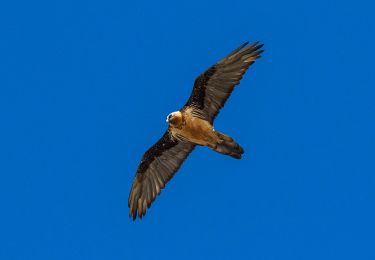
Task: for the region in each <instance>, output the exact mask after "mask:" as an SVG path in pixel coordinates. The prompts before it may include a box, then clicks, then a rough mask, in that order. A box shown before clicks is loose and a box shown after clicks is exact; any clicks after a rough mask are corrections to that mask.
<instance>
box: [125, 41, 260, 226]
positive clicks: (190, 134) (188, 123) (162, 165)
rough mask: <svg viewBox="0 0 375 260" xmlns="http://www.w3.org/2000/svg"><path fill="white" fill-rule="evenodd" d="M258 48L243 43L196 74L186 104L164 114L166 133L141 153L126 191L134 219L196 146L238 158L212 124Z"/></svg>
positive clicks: (237, 147)
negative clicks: (132, 179) (134, 174)
mask: <svg viewBox="0 0 375 260" xmlns="http://www.w3.org/2000/svg"><path fill="white" fill-rule="evenodd" d="M262 46H263V44H260V43H259V42H255V43H253V44H251V45H248V42H246V43H244V44H242V45H241V46H240V47H238V48H237V49H235V50H234V51H232V52H231V53H230V54H228V55H227V56H226V57H224V58H223V59H222V60H220V61H219V62H217V63H216V64H215V65H213V66H211V67H210V68H209V69H207V70H206V71H205V72H204V73H203V74H201V75H200V76H199V77H198V78H196V80H195V82H194V87H193V91H192V93H191V95H190V97H189V99H188V101H187V102H186V104H185V105H184V106H183V108H182V109H181V110H179V111H176V112H173V113H170V114H169V115H168V117H167V120H166V121H167V123H168V125H169V127H168V129H167V131H166V132H165V133H164V135H163V136H162V137H161V138H160V139H159V141H157V142H156V143H155V144H154V145H153V146H152V147H151V148H149V149H148V150H147V151H146V152H145V154H144V155H143V158H142V160H141V162H140V164H139V166H138V169H137V173H136V176H135V178H134V181H133V184H132V187H131V190H130V194H129V199H128V206H129V217H132V218H133V220H135V219H136V218H137V216H138V217H139V218H142V217H143V216H144V215H145V214H146V210H147V208H149V207H150V206H151V203H152V202H153V201H154V200H155V198H156V197H157V196H158V195H159V194H160V191H161V189H163V188H164V187H165V185H166V184H167V182H168V181H169V180H170V179H171V178H172V177H173V175H174V174H175V173H176V172H177V170H178V169H179V168H180V166H181V164H182V163H183V162H184V160H185V159H186V158H187V156H188V155H189V154H190V153H191V151H193V149H194V147H195V146H197V145H201V146H207V147H209V148H210V149H212V150H214V151H216V152H218V153H221V154H225V155H229V156H232V157H233V158H236V159H241V156H242V154H243V153H244V150H243V149H242V147H241V146H240V145H239V144H238V143H237V142H235V141H234V140H233V139H232V138H231V137H230V136H228V135H226V134H223V133H221V132H219V131H216V130H214V127H213V123H214V120H215V117H216V116H217V114H218V113H219V110H220V109H221V108H222V107H223V106H224V103H225V101H226V100H227V99H228V98H229V96H230V94H231V92H232V91H233V88H234V87H235V86H236V85H238V84H239V83H240V80H241V79H242V76H243V75H244V73H245V72H246V70H247V69H248V68H249V66H250V65H251V64H253V63H254V62H255V60H256V59H258V58H260V57H261V56H260V54H261V53H262V52H263V50H261V48H262Z"/></svg>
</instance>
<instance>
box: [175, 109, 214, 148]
mask: <svg viewBox="0 0 375 260" xmlns="http://www.w3.org/2000/svg"><path fill="white" fill-rule="evenodd" d="M174 113H176V114H178V113H180V116H179V118H181V119H180V120H178V121H177V124H173V123H170V129H169V131H170V133H171V134H172V136H174V137H175V138H177V139H178V138H180V139H185V140H188V141H190V142H192V143H194V144H198V145H204V146H208V145H210V144H213V143H215V142H216V141H218V140H217V139H218V138H217V136H216V135H215V131H214V129H213V126H212V125H211V124H210V123H209V122H208V121H206V120H204V119H201V118H199V117H195V116H194V115H192V114H191V109H187V110H185V111H178V112H174ZM176 117H177V116H176Z"/></svg>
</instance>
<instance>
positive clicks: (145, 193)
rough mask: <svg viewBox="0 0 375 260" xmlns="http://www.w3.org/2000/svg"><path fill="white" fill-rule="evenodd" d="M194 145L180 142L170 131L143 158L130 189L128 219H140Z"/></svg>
mask: <svg viewBox="0 0 375 260" xmlns="http://www.w3.org/2000/svg"><path fill="white" fill-rule="evenodd" d="M194 147H195V145H194V144H192V143H189V142H183V141H179V140H177V139H175V138H173V137H172V136H171V134H170V133H169V131H167V132H165V134H164V135H163V137H162V138H161V139H160V140H159V141H158V142H157V143H156V144H154V145H153V146H152V147H151V148H150V149H148V150H147V152H146V153H145V154H144V155H143V158H142V160H141V163H140V164H139V166H138V170H137V173H136V176H135V178H134V181H133V185H132V187H131V190H130V194H129V199H128V206H129V216H130V217H132V218H133V220H135V218H136V217H137V214H138V216H139V217H140V218H142V217H143V216H144V215H145V214H146V209H147V208H149V207H150V205H151V203H152V202H153V201H154V200H155V198H156V197H157V196H158V195H159V194H160V190H161V189H163V188H164V186H165V184H166V183H167V182H168V181H169V180H170V179H171V178H172V177H173V175H174V174H175V173H176V172H177V170H178V169H179V168H180V166H181V164H182V163H183V162H184V160H185V159H186V157H187V156H188V155H189V154H190V152H191V151H192V150H193V149H194Z"/></svg>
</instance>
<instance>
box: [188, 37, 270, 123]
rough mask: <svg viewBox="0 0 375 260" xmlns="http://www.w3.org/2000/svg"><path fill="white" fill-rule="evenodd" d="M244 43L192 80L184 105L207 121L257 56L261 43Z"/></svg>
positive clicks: (211, 117) (216, 112)
mask: <svg viewBox="0 0 375 260" xmlns="http://www.w3.org/2000/svg"><path fill="white" fill-rule="evenodd" d="M247 44H248V42H246V43H244V44H242V45H241V46H240V47H239V48H237V49H235V50H234V51H232V52H231V53H230V54H229V55H227V56H226V57H225V58H223V59H222V60H220V61H219V62H218V63H216V64H215V65H213V66H211V67H210V68H209V69H208V70H206V71H205V72H204V73H203V74H201V75H200V76H199V77H198V78H197V79H196V80H195V82H194V88H193V92H192V93H191V96H190V98H189V100H188V101H187V103H186V104H185V106H184V108H188V107H193V108H194V109H195V110H197V111H195V113H196V114H198V115H200V116H201V117H204V118H205V119H206V120H208V121H210V122H211V123H212V122H213V121H214V119H215V117H216V115H217V114H218V113H219V110H220V108H222V107H223V106H224V103H225V101H226V100H227V99H228V97H229V96H230V94H231V92H232V90H233V88H234V87H235V86H236V85H237V84H239V83H240V80H241V79H242V76H243V74H244V73H245V72H246V70H247V69H248V68H249V66H250V65H251V64H253V63H254V61H255V60H256V59H258V58H260V57H261V56H260V54H261V53H262V52H263V50H261V48H262V46H263V44H259V42H255V43H254V44H252V45H249V46H246V45H247ZM184 108H183V109H184Z"/></svg>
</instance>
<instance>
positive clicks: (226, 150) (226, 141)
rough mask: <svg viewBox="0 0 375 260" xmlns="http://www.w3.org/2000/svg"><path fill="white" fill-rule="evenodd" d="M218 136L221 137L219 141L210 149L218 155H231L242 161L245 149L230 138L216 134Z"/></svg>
mask: <svg viewBox="0 0 375 260" xmlns="http://www.w3.org/2000/svg"><path fill="white" fill-rule="evenodd" d="M216 134H217V136H218V137H219V141H218V142H217V143H216V144H215V145H214V146H212V147H210V148H211V149H212V150H214V151H216V152H218V153H221V154H225V155H229V156H232V157H233V158H236V159H241V157H242V154H243V153H244V150H243V148H242V147H241V146H240V145H239V144H238V143H236V141H234V140H233V138H231V137H230V136H227V135H225V134H223V133H220V132H216Z"/></svg>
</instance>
